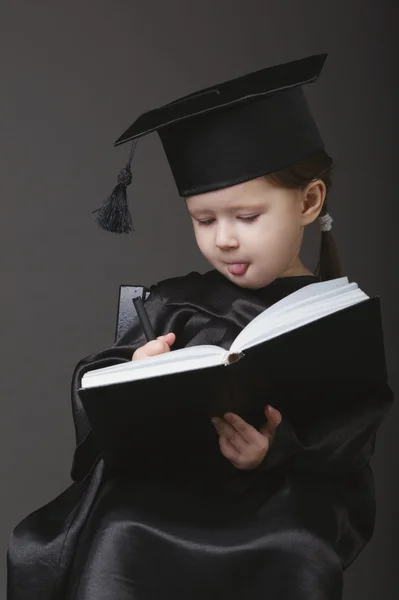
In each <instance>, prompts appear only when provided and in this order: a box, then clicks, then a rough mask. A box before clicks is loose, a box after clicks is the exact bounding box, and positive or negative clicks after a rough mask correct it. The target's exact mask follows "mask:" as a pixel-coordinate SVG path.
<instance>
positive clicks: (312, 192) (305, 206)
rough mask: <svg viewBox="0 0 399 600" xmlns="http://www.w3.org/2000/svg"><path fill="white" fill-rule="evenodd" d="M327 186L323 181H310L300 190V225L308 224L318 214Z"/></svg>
mask: <svg viewBox="0 0 399 600" xmlns="http://www.w3.org/2000/svg"><path fill="white" fill-rule="evenodd" d="M326 194H327V188H326V184H325V183H324V181H322V180H321V179H317V180H316V181H312V182H311V183H309V184H308V185H307V186H306V187H305V188H304V189H303V190H302V207H301V211H302V212H301V218H302V225H310V223H313V221H315V220H316V219H317V217H318V216H319V214H320V212H321V209H322V208H323V204H324V201H325V199H326Z"/></svg>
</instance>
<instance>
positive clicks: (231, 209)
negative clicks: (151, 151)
mask: <svg viewBox="0 0 399 600" xmlns="http://www.w3.org/2000/svg"><path fill="white" fill-rule="evenodd" d="M302 198H303V190H298V189H287V188H281V187H279V186H277V185H276V184H275V183H272V182H270V181H269V180H268V179H266V178H265V177H258V178H257V179H252V180H250V181H245V182H244V183H240V184H238V185H234V186H231V187H228V188H223V189H221V190H215V191H212V192H207V193H204V194H199V195H196V196H190V197H188V198H186V203H187V208H188V211H189V213H190V216H191V219H192V222H193V226H194V233H195V237H196V240H197V244H198V247H199V249H200V250H201V252H202V254H203V255H204V256H205V258H206V259H207V260H208V261H209V262H210V263H211V265H213V267H214V268H215V269H217V270H218V271H220V273H222V274H223V275H224V276H225V277H227V278H228V279H230V280H231V281H233V282H234V283H236V284H237V285H239V286H241V287H247V288H258V287H262V286H265V285H267V284H268V283H270V282H271V281H273V280H274V279H276V278H277V277H283V276H284V275H285V274H289V275H291V274H296V270H298V271H300V269H301V266H302V265H301V263H300V260H299V251H300V247H301V243H302V237H303V231H304V224H305V223H304V218H303V203H302V202H301V199H302ZM231 263H245V265H246V266H245V265H244V266H241V270H242V271H244V272H240V273H241V274H239V273H233V272H232V271H233V270H234V267H231ZM229 264H230V266H229ZM237 269H240V267H237ZM302 271H303V266H302Z"/></svg>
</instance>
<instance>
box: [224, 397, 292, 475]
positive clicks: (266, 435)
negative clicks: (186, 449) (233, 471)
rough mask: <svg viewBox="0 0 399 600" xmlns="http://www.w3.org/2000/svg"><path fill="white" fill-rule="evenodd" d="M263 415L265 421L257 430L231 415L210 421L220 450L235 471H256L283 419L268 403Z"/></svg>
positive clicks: (236, 416) (227, 414)
mask: <svg viewBox="0 0 399 600" xmlns="http://www.w3.org/2000/svg"><path fill="white" fill-rule="evenodd" d="M265 415H266V418H267V421H266V423H265V424H264V425H262V427H261V428H260V430H259V431H258V430H257V429H255V427H252V425H250V424H249V423H247V422H246V421H244V419H242V418H241V417H239V416H238V415H235V414H234V413H226V414H225V415H224V418H223V419H220V418H219V417H214V418H213V419H212V423H213V424H214V426H215V428H216V431H217V432H218V434H219V446H220V450H221V452H222V454H223V455H224V456H225V457H226V458H227V459H228V460H229V461H230V462H231V463H232V464H233V465H234V466H235V467H237V469H255V468H256V467H257V466H258V465H260V463H261V462H262V460H263V459H264V458H265V456H266V454H267V452H268V451H269V448H270V446H271V444H272V442H273V438H274V435H275V433H276V427H277V426H278V425H279V424H280V423H281V421H282V416H281V413H280V411H278V410H277V409H276V408H273V407H272V406H270V405H269V404H268V405H267V406H266V408H265Z"/></svg>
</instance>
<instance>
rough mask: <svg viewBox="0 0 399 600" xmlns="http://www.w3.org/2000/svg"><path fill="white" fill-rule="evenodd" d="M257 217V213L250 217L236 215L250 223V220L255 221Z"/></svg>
mask: <svg viewBox="0 0 399 600" xmlns="http://www.w3.org/2000/svg"><path fill="white" fill-rule="evenodd" d="M258 217H259V215H252V216H251V217H238V218H239V219H241V220H242V221H247V222H248V223H251V222H252V221H255V220H256V219H257V218H258Z"/></svg>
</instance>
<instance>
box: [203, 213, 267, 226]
mask: <svg viewBox="0 0 399 600" xmlns="http://www.w3.org/2000/svg"><path fill="white" fill-rule="evenodd" d="M258 217H259V215H252V216H250V217H237V218H238V219H240V220H241V221H245V222H246V223H251V222H252V221H255V220H256V219H257V218H258ZM214 220H215V219H206V220H205V221H198V224H199V225H205V226H206V225H211V224H212V223H213V222H214Z"/></svg>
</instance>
